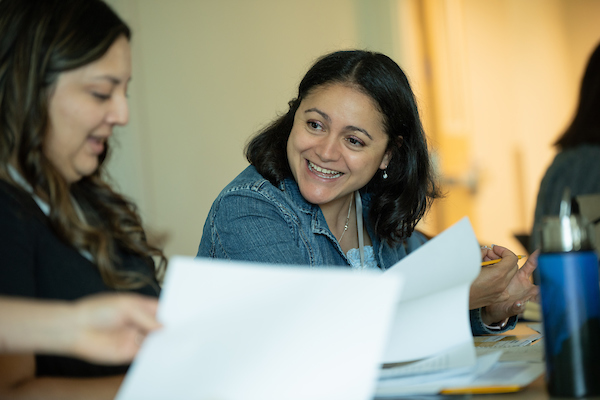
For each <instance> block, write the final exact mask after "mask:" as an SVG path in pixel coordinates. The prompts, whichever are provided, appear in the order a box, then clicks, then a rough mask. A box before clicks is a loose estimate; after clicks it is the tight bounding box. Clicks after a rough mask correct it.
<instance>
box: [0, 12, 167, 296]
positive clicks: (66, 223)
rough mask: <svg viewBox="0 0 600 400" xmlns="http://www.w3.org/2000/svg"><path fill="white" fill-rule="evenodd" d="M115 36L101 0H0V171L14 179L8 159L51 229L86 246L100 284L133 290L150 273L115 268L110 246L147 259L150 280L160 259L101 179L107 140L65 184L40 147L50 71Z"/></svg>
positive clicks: (115, 22) (93, 53) (84, 57)
mask: <svg viewBox="0 0 600 400" xmlns="http://www.w3.org/2000/svg"><path fill="white" fill-rule="evenodd" d="M121 36H124V37H126V38H127V39H130V37H131V32H130V30H129V27H128V26H127V25H126V24H125V23H124V22H123V21H122V20H121V19H120V18H119V17H118V16H117V15H116V14H115V13H114V11H113V10H112V9H110V7H109V6H107V5H106V4H105V3H104V2H102V1H101V0H25V1H24V0H0V178H2V179H4V180H6V181H8V182H11V183H13V184H15V183H14V182H12V180H11V178H10V175H9V173H8V168H9V165H13V166H15V167H16V168H17V170H18V172H19V173H20V174H21V175H22V176H23V178H24V179H25V180H26V181H27V182H28V183H29V185H30V186H31V187H32V188H33V191H34V193H35V194H36V195H37V196H39V197H40V198H42V199H43V200H45V201H46V202H47V203H48V204H49V205H50V214H49V219H50V223H51V226H52V228H53V229H54V231H55V232H56V233H57V235H58V236H59V237H61V239H62V240H64V241H65V242H67V243H69V244H71V245H72V246H74V247H75V248H77V249H82V250H86V251H89V252H90V253H91V255H92V256H93V258H94V261H95V263H96V265H97V266H98V269H99V271H100V274H101V275H102V278H103V280H104V282H105V283H106V284H107V285H108V286H110V287H113V288H115V289H134V288H139V287H142V286H144V285H146V284H149V283H150V284H152V282H151V281H152V280H150V279H149V278H148V277H147V275H146V274H142V273H140V272H138V273H135V272H130V271H124V270H122V269H121V260H120V259H119V257H118V256H117V249H120V250H121V251H124V252H126V253H131V254H135V255H139V256H141V257H143V258H144V259H145V260H147V264H148V268H149V271H150V272H151V274H152V275H153V276H154V278H156V279H159V278H160V276H161V274H162V272H164V269H165V268H166V258H165V256H164V254H163V252H162V251H161V250H160V249H158V248H156V247H153V246H152V245H150V244H149V243H148V241H147V239H146V235H145V232H144V229H143V228H142V224H141V219H140V217H139V214H138V212H137V209H136V207H135V205H134V204H133V203H132V202H130V201H129V200H127V199H126V198H125V197H123V196H122V195H120V194H118V193H116V192H115V191H114V190H112V188H111V187H110V185H109V184H108V183H107V182H106V180H105V179H106V176H105V172H104V160H105V159H106V156H107V152H108V149H109V147H108V143H107V144H106V149H105V151H104V153H103V154H101V156H100V157H99V161H100V163H99V167H98V170H97V171H96V172H94V173H93V174H92V175H90V176H87V177H84V178H83V179H81V180H80V181H78V182H75V183H72V184H70V185H69V184H68V183H67V182H66V181H65V179H64V178H63V177H62V176H61V175H60V174H59V172H58V171H57V169H56V168H55V167H54V166H53V165H52V164H51V163H50V161H49V160H48V158H47V157H46V156H45V155H44V153H43V151H42V147H43V142H44V139H45V135H46V132H47V129H48V118H49V117H48V105H49V98H50V95H51V93H52V89H53V87H54V85H55V83H56V81H57V78H58V75H59V74H60V73H62V72H64V71H69V70H73V69H76V68H79V67H82V66H84V65H86V64H89V63H91V62H93V61H96V60H98V59H99V58H101V57H102V56H103V55H104V54H105V53H106V52H107V51H108V49H109V48H110V46H111V45H112V44H113V43H114V41H115V40H116V39H117V38H119V37H121ZM72 199H74V200H75V202H76V203H77V206H79V207H80V209H81V210H82V211H83V215H84V217H85V218H84V219H85V221H82V220H81V219H80V218H79V216H78V214H77V212H76V210H75V206H74V205H73V201H72ZM154 259H157V260H158V268H155V263H154Z"/></svg>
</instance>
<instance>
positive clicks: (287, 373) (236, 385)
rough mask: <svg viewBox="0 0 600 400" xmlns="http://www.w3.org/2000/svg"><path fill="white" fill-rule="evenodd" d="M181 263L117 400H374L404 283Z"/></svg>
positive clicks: (174, 265)
mask: <svg viewBox="0 0 600 400" xmlns="http://www.w3.org/2000/svg"><path fill="white" fill-rule="evenodd" d="M381 278H382V276H381V274H364V273H363V274H353V273H351V272H350V271H347V270H309V269H305V268H292V267H289V266H287V267H275V266H258V265H252V264H241V263H224V262H219V261H215V260H208V259H204V260H193V259H190V258H181V257H175V258H173V259H172V260H171V262H170V265H169V271H168V272H167V277H166V280H165V285H164V287H163V292H162V294H161V298H160V302H159V311H158V319H159V320H160V321H161V322H162V323H163V325H164V327H163V329H162V330H160V331H158V332H156V333H153V334H151V335H150V336H149V337H148V338H147V340H146V341H145V342H144V344H143V347H142V348H141V350H140V352H139V354H138V356H137V357H136V359H135V361H134V363H133V365H132V367H131V368H130V370H129V372H128V374H127V376H126V378H125V381H124V383H123V385H122V387H121V390H120V391H119V393H118V396H117V399H119V400H126V399H144V400H151V399H219V400H237V399H244V400H253V399H257V400H258V399H260V400H268V399H278V400H280V399H286V400H295V399H298V400H300V399H302V400H305V399H311V400H312V399H327V400H331V399H344V400H348V399H356V400H366V399H371V398H372V393H373V391H374V388H375V384H376V380H377V374H378V372H379V366H380V360H381V355H382V353H383V350H384V345H385V342H386V338H387V335H388V333H389V324H390V320H391V317H392V313H393V309H394V307H395V305H396V302H397V298H398V294H399V293H400V292H401V291H400V285H401V282H402V278H401V277H396V278H395V277H391V276H390V277H386V278H387V279H381Z"/></svg>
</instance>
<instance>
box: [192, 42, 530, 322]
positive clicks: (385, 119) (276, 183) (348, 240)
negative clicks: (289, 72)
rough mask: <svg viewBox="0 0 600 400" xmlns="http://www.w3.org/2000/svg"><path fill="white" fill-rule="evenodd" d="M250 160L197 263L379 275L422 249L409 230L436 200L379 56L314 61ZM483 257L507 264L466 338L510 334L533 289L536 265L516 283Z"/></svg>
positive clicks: (403, 96)
mask: <svg viewBox="0 0 600 400" xmlns="http://www.w3.org/2000/svg"><path fill="white" fill-rule="evenodd" d="M246 157H247V159H248V161H249V162H250V164H251V165H250V166H249V167H248V168H246V170H244V171H243V172H242V173H241V174H240V175H239V176H238V177H236V178H235V179H234V180H233V181H232V182H231V183H230V184H229V185H227V187H225V189H223V191H222V192H221V193H220V194H219V196H218V197H217V199H216V200H215V202H214V203H213V206H212V208H211V210H210V212H209V215H208V217H207V220H206V223H205V225H204V232H203V235H202V240H201V242H200V246H199V248H198V257H212V258H223V259H232V260H244V261H256V262H263V263H276V264H295V265H306V266H309V267H310V268H323V267H326V266H343V267H350V268H356V269H365V268H378V269H381V270H386V269H387V268H390V267H391V266H393V265H394V264H395V263H396V262H398V261H399V260H401V259H402V258H403V257H405V256H406V255H407V254H409V253H410V252H412V251H413V250H415V249H416V248H418V247H419V246H420V245H422V244H423V243H424V242H425V241H426V239H425V237H424V236H423V235H421V234H420V233H418V232H415V231H414V229H415V226H416V224H417V222H418V221H419V220H420V219H421V217H423V215H424V214H425V212H426V211H427V209H428V208H429V206H430V205H431V202H432V201H433V199H435V198H436V197H438V195H439V192H438V188H437V187H436V184H435V179H434V175H433V170H432V167H431V163H430V159H429V154H428V150H427V142H426V138H425V134H424V132H423V128H422V126H421V121H420V118H419V113H418V109H417V104H416V102H415V99H414V96H413V93H412V90H411V88H410V85H409V83H408V80H407V78H406V76H405V75H404V73H403V72H402V70H401V69H400V67H399V66H398V65H397V64H396V63H395V62H394V61H392V60H391V59H390V58H389V57H387V56H385V55H383V54H379V53H372V52H367V51H339V52H335V53H332V54H329V55H326V56H324V57H322V58H321V59H319V60H318V61H317V62H316V63H315V64H314V65H313V67H312V68H311V69H310V70H309V71H308V73H307V74H306V75H305V76H304V78H303V79H302V82H301V83H300V87H299V89H298V96H297V98H295V99H293V100H292V101H290V103H289V111H288V112H287V113H286V114H285V115H283V116H281V117H280V118H278V119H276V120H275V121H274V122H272V123H271V124H270V125H269V126H267V127H266V128H265V129H264V130H263V131H262V132H260V133H259V134H258V135H256V136H255V137H254V138H253V139H252V141H251V142H250V143H249V144H248V146H247V148H246ZM483 255H484V258H499V257H502V258H503V260H502V261H501V262H500V263H498V264H497V266H499V268H498V269H495V273H494V274H495V275H492V274H489V273H488V274H480V277H479V278H478V281H476V285H478V286H477V288H478V290H472V293H471V295H472V296H471V299H470V305H471V308H472V309H473V310H472V311H471V321H472V328H473V332H474V333H488V332H498V331H499V330H502V329H507V328H509V327H511V326H513V325H514V323H515V322H516V317H514V316H515V315H516V314H517V313H518V312H519V311H520V307H521V304H523V302H524V301H526V300H528V299H529V298H530V297H531V296H533V295H534V294H535V293H534V292H535V290H536V289H537V288H535V287H532V285H531V284H530V283H529V280H528V279H526V278H527V276H526V275H527V274H530V273H531V271H532V270H533V269H534V268H535V265H534V264H535V260H534V259H533V260H532V262H531V263H530V264H531V265H530V266H529V267H528V268H526V269H525V271H523V272H519V273H517V270H518V269H517V264H516V262H517V258H516V256H515V255H514V254H513V253H512V252H510V251H509V250H507V249H504V248H501V247H499V246H496V247H495V248H494V249H491V250H486V251H485V253H484V254H483ZM489 270H490V271H491V270H493V269H491V268H490V269H489ZM498 271H501V274H498ZM484 306H485V307H484ZM482 307H483V308H482ZM509 317H511V319H510V320H509ZM484 322H485V323H484Z"/></svg>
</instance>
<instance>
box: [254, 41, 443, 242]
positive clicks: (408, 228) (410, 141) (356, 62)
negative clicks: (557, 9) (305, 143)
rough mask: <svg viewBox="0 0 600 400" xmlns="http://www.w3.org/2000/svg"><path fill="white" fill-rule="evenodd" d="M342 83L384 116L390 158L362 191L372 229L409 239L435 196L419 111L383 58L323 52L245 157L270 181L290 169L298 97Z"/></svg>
mask: <svg viewBox="0 0 600 400" xmlns="http://www.w3.org/2000/svg"><path fill="white" fill-rule="evenodd" d="M335 83H341V84H344V85H349V86H351V87H353V88H355V89H357V90H360V91H361V92H362V93H364V94H366V95H367V96H369V97H370V98H371V99H372V100H373V101H374V103H375V104H376V105H377V107H378V109H379V111H380V112H381V114H382V115H383V117H384V125H385V132H386V134H387V135H388V137H389V140H388V145H387V149H386V150H387V151H390V152H391V155H392V157H391V161H390V163H389V165H388V167H387V173H388V176H389V177H388V178H387V179H385V180H384V179H383V177H382V173H381V171H379V172H377V173H376V174H375V175H374V176H373V178H371V181H370V182H369V183H368V184H367V185H366V186H365V187H364V188H363V189H361V191H362V192H364V193H368V194H370V195H371V204H372V205H371V210H370V214H369V218H370V220H371V223H372V224H373V226H374V229H375V233H376V234H377V235H378V237H380V238H381V239H382V240H385V241H387V242H389V243H391V242H400V241H402V240H404V239H405V238H407V237H409V236H410V235H411V234H412V232H413V231H414V229H415V226H416V224H417V223H418V222H419V220H420V219H421V218H422V217H423V215H424V214H425V212H426V211H427V209H428V208H429V207H430V205H431V203H432V201H433V200H434V199H435V198H437V197H439V191H438V188H437V185H436V182H435V177H434V174H433V169H432V166H431V163H430V159H429V153H428V151H427V140H426V138H425V133H424V132H423V127H422V125H421V120H420V118H419V111H418V109H417V104H416V101H415V98H414V95H413V92H412V90H411V88H410V84H409V83H408V79H407V78H406V75H405V74H404V72H403V71H402V69H400V67H399V66H398V65H397V64H396V63H395V62H394V61H392V59H390V58H389V57H388V56H386V55H384V54H381V53H374V52H369V51H362V50H349V51H338V52H334V53H331V54H328V55H325V56H323V57H321V58H320V59H318V60H317V62H316V63H315V64H314V65H313V66H312V67H311V68H310V69H309V70H308V72H307V73H306V75H305V76H304V78H303V79H302V81H301V82H300V86H299V88H298V96H297V97H296V98H295V99H293V100H291V101H290V102H289V110H288V112H287V113H286V114H284V115H282V116H281V117H279V118H277V119H276V120H274V121H273V122H272V123H271V124H270V125H268V126H267V127H265V128H264V129H263V130H262V131H260V132H259V133H258V134H257V135H255V136H254V137H253V138H252V139H251V141H250V142H249V143H248V144H247V146H246V149H245V152H246V158H247V159H248V161H249V162H250V163H251V164H252V165H254V166H255V167H256V169H257V170H258V172H260V174H261V175H262V176H264V177H265V178H266V179H268V180H269V181H270V182H271V183H272V184H274V185H277V184H278V183H279V182H281V181H282V180H283V179H285V178H286V177H291V176H292V173H291V170H290V166H289V163H288V160H287V153H286V144H287V140H288V137H289V135H290V132H291V130H292V125H293V123H294V116H295V114H296V111H297V110H298V107H299V106H300V103H301V102H302V99H304V98H305V97H306V96H307V95H308V94H309V93H311V91H313V90H315V89H316V88H318V87H322V86H324V85H329V84H335Z"/></svg>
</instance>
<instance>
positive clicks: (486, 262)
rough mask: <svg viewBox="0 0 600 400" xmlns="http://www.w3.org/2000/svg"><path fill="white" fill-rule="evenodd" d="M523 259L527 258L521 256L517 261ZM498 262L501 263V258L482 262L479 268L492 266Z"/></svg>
mask: <svg viewBox="0 0 600 400" xmlns="http://www.w3.org/2000/svg"><path fill="white" fill-rule="evenodd" d="M525 257H527V256H521V255H519V256H517V259H519V260H521V259H523V258H525ZM500 261H502V258H496V259H495V260H488V261H483V262H482V263H481V266H482V267H485V266H486V265H493V264H496V263H499V262H500Z"/></svg>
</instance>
